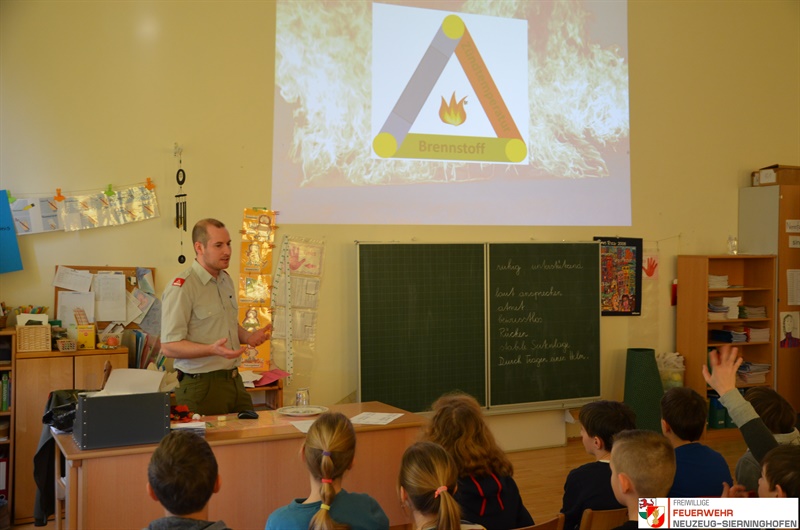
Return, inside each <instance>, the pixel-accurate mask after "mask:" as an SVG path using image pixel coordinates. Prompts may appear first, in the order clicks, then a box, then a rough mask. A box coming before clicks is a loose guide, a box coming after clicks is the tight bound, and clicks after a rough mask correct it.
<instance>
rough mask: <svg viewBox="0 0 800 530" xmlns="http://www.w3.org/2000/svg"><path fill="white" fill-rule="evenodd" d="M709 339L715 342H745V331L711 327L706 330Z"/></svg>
mask: <svg viewBox="0 0 800 530" xmlns="http://www.w3.org/2000/svg"><path fill="white" fill-rule="evenodd" d="M708 334H709V337H710V338H711V340H713V341H716V342H733V343H736V342H747V333H744V332H742V331H733V330H729V329H712V330H709V332H708Z"/></svg>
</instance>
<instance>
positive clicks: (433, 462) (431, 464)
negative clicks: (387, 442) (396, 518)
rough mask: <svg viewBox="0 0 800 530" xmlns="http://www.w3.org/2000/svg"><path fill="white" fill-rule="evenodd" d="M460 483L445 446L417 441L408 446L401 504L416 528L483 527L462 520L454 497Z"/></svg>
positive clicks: (468, 529)
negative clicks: (464, 522)
mask: <svg viewBox="0 0 800 530" xmlns="http://www.w3.org/2000/svg"><path fill="white" fill-rule="evenodd" d="M457 482H458V471H457V470H456V465H455V463H454V462H453V459H452V458H451V457H450V455H449V454H448V453H447V452H446V451H445V450H444V449H443V448H442V446H440V445H438V444H435V443H433V442H417V443H415V444H414V445H412V446H411V447H409V448H408V449H406V452H405V453H404V454H403V461H402V463H401V465H400V478H399V490H400V503H401V504H402V505H403V508H404V509H406V510H407V511H408V512H410V514H411V517H412V524H413V526H414V530H471V529H474V530H478V529H483V527H482V526H480V525H472V524H462V523H461V508H460V507H459V505H458V502H457V501H456V500H455V498H454V497H453V494H454V493H455V490H456V486H457ZM484 530H485V529H484Z"/></svg>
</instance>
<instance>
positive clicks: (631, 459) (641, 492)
mask: <svg viewBox="0 0 800 530" xmlns="http://www.w3.org/2000/svg"><path fill="white" fill-rule="evenodd" d="M611 463H612V465H613V466H614V472H615V473H625V474H626V475H628V477H629V478H630V480H631V483H632V484H633V487H634V488H635V489H636V493H637V494H638V496H639V497H666V495H667V493H669V489H670V488H671V487H672V481H673V480H674V479H675V449H673V447H672V444H670V443H669V440H667V437H666V436H664V435H663V434H659V433H657V432H653V431H643V430H628V431H622V432H619V433H617V434H616V435H615V436H614V447H613V448H612V449H611Z"/></svg>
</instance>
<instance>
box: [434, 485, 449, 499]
mask: <svg viewBox="0 0 800 530" xmlns="http://www.w3.org/2000/svg"><path fill="white" fill-rule="evenodd" d="M443 491H447V486H439V487H438V488H436V492H435V493H434V494H433V498H434V499H435V498H436V497H438V496H439V495H441V494H442V492H443Z"/></svg>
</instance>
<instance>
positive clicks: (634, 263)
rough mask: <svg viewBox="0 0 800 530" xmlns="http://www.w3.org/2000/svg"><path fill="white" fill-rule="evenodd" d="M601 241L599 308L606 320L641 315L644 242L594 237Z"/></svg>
mask: <svg viewBox="0 0 800 530" xmlns="http://www.w3.org/2000/svg"><path fill="white" fill-rule="evenodd" d="M594 240H595V241H600V280H601V287H600V288H601V293H600V305H601V309H602V314H603V316H639V315H641V313H642V240H641V239H631V238H617V237H595V238H594Z"/></svg>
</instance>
